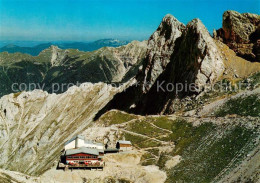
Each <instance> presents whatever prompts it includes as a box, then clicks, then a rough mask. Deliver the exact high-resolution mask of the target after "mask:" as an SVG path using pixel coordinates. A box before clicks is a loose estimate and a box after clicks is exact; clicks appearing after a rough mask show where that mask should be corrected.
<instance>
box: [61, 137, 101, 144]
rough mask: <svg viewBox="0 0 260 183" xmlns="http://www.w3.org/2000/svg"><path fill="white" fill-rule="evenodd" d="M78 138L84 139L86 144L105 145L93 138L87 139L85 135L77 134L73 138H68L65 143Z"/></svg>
mask: <svg viewBox="0 0 260 183" xmlns="http://www.w3.org/2000/svg"><path fill="white" fill-rule="evenodd" d="M76 138H79V139H81V140H84V143H85V144H91V145H98V146H104V145H103V144H102V143H96V142H93V141H91V140H86V139H85V137H84V136H83V135H76V136H74V137H72V139H70V140H68V141H67V142H66V143H65V145H67V144H69V143H71V142H72V141H74V140H76Z"/></svg>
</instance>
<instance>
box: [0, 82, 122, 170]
mask: <svg viewBox="0 0 260 183" xmlns="http://www.w3.org/2000/svg"><path fill="white" fill-rule="evenodd" d="M115 92H117V89H116V88H113V87H111V86H110V85H106V84H102V83H98V84H91V83H84V84H82V85H81V86H80V87H71V88H70V89H69V90H68V91H67V92H65V93H63V94H59V95H57V94H48V93H47V92H43V91H40V90H34V91H32V92H22V93H21V94H10V95H6V96H4V97H2V98H1V99H0V147H1V148H0V154H1V159H0V166H1V168H4V169H9V170H14V171H19V172H23V173H26V174H30V175H40V174H42V173H43V172H44V171H46V170H47V169H49V168H51V167H52V166H53V163H54V162H56V160H59V156H60V153H61V151H62V149H63V145H64V143H65V142H66V141H67V140H69V139H70V138H72V137H73V136H74V135H76V134H80V133H81V132H82V131H83V130H85V129H86V128H87V126H88V125H89V124H90V122H91V121H92V119H93V117H94V116H95V114H96V113H97V112H98V111H99V110H100V109H101V108H102V107H103V106H104V105H105V104H106V103H107V102H108V101H109V100H110V99H111V98H112V96H113V95H114V94H115Z"/></svg>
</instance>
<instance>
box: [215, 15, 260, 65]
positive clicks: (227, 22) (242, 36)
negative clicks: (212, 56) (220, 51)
mask: <svg viewBox="0 0 260 183" xmlns="http://www.w3.org/2000/svg"><path fill="white" fill-rule="evenodd" d="M222 24H223V27H222V28H221V29H219V30H217V32H216V35H215V37H217V38H219V39H220V40H222V41H223V42H224V43H226V44H227V45H228V46H229V47H230V48H231V49H233V50H234V51H235V52H236V53H237V55H239V56H241V57H243V58H245V59H247V60H250V61H258V62H260V57H259V49H260V48H259V41H260V32H259V31H260V29H259V27H260V15H257V14H251V13H243V14H240V13H238V12H236V11H226V12H224V14H223V23H222Z"/></svg>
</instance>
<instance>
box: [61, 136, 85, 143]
mask: <svg viewBox="0 0 260 183" xmlns="http://www.w3.org/2000/svg"><path fill="white" fill-rule="evenodd" d="M76 138H79V139H82V140H85V137H84V136H83V135H76V136H74V137H72V138H71V139H70V140H68V141H67V142H65V145H67V144H69V143H71V142H72V141H74V140H76Z"/></svg>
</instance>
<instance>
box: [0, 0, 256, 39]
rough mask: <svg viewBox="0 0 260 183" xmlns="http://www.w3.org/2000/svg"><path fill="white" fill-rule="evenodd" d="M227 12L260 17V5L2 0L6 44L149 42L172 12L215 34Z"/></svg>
mask: <svg viewBox="0 0 260 183" xmlns="http://www.w3.org/2000/svg"><path fill="white" fill-rule="evenodd" d="M225 10H236V11H238V12H240V13H244V12H251V13H257V14H260V0H212V1H211V0H0V36H1V37H0V39H1V40H30V41H31V40H32V41H91V40H97V39H103V38H118V39H122V40H133V39H137V40H143V39H148V38H149V36H150V35H151V34H152V33H153V32H154V31H155V30H156V28H157V27H158V25H159V23H160V22H161V20H162V18H163V16H164V15H166V14H168V13H170V14H172V15H174V16H175V17H176V18H177V19H178V20H179V21H181V22H183V23H185V24H187V23H188V22H189V21H191V20H192V19H193V18H200V19H201V20H202V22H203V23H204V24H205V26H206V27H207V28H208V30H209V31H210V32H212V30H213V28H215V29H218V28H220V27H221V24H222V14H223V12H224V11H225Z"/></svg>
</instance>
